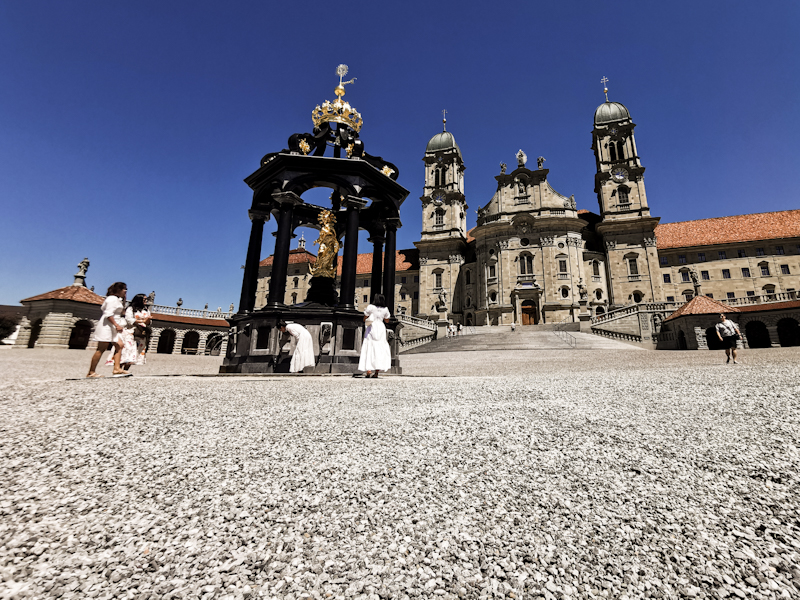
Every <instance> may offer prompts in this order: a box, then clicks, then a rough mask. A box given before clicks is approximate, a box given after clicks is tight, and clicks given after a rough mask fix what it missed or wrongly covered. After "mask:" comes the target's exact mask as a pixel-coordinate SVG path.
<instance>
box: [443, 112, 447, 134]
mask: <svg viewBox="0 0 800 600" xmlns="http://www.w3.org/2000/svg"><path fill="white" fill-rule="evenodd" d="M442 131H447V109H444V110H442Z"/></svg>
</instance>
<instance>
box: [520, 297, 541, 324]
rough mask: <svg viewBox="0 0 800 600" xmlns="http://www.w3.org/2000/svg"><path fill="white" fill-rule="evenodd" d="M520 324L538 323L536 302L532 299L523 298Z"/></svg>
mask: <svg viewBox="0 0 800 600" xmlns="http://www.w3.org/2000/svg"><path fill="white" fill-rule="evenodd" d="M522 324H523V325H538V324H539V311H537V310H536V303H535V302H534V301H533V300H525V301H524V302H523V303H522Z"/></svg>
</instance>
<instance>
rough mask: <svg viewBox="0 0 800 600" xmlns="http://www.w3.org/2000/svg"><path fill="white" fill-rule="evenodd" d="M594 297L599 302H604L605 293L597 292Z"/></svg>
mask: <svg viewBox="0 0 800 600" xmlns="http://www.w3.org/2000/svg"><path fill="white" fill-rule="evenodd" d="M594 297H595V298H597V299H598V300H602V299H603V292H602V291H600V290H595V292H594Z"/></svg>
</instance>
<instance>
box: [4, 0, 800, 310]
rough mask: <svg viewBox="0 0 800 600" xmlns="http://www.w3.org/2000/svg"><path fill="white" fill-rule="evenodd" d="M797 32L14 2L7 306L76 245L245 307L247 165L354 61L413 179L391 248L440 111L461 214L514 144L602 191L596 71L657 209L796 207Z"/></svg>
mask: <svg viewBox="0 0 800 600" xmlns="http://www.w3.org/2000/svg"><path fill="white" fill-rule="evenodd" d="M798 40H800V4H799V3H797V2H793V1H792V2H790V1H780V0H777V1H774V2H767V3H761V4H758V5H755V4H753V3H745V2H736V1H734V2H731V1H724V2H723V1H703V2H696V1H693V2H683V1H673V2H659V3H654V2H583V1H571V2H491V3H487V2H481V3H470V2H403V3H394V4H390V3H382V2H368V3H366V2H365V3H362V2H348V3H331V2H300V1H298V2H291V3H290V2H285V3H280V4H279V3H275V2H263V1H262V2H226V3H222V2H200V1H193V2H189V1H171V2H162V1H159V2H148V1H139V2H129V3H121V2H106V1H103V2H99V1H98V2H91V1H75V2H56V1H54V0H53V1H49V2H43V1H39V0H26V1H25V2H13V1H10V0H6V1H0V82H2V85H1V86H0V209H1V210H2V217H3V218H2V219H0V222H1V223H2V224H3V228H2V235H0V251H2V255H3V260H2V261H0V281H2V282H3V283H2V285H1V286H0V304H16V303H17V302H18V301H19V300H20V299H22V298H25V297H28V296H32V295H35V294H39V293H42V292H45V291H48V290H51V289H55V288H57V287H61V286H64V285H68V284H70V283H71V282H72V275H73V273H75V272H76V271H77V267H76V265H77V264H78V262H79V261H80V260H81V259H83V257H84V256H88V257H89V258H90V260H91V263H92V264H91V267H90V269H89V274H88V279H87V283H88V285H90V286H91V285H95V286H96V289H97V291H99V292H101V293H102V292H104V291H105V288H106V287H107V286H108V285H109V284H110V283H112V282H113V281H115V280H123V281H126V282H127V283H128V285H129V288H130V290H131V293H135V292H139V291H141V292H144V293H148V292H150V291H151V290H155V291H156V294H157V298H156V301H157V302H158V303H160V304H162V303H163V304H174V303H175V301H176V300H177V299H178V297H182V298H183V301H184V306H187V307H195V308H199V307H202V306H203V305H204V304H205V303H206V302H207V303H209V305H210V306H211V307H212V308H216V307H217V306H224V307H227V305H228V304H230V303H231V302H236V303H237V304H238V298H239V291H240V288H241V278H242V271H241V269H240V266H241V265H242V264H243V263H244V258H245V254H246V250H247V241H248V235H249V227H250V224H249V221H248V218H247V209H248V207H249V205H250V201H251V193H250V190H249V188H248V187H247V186H246V185H245V184H244V183H243V181H242V180H243V179H244V178H245V177H246V176H248V175H249V174H250V173H252V172H253V171H255V170H256V169H257V168H258V164H259V159H260V158H261V157H262V156H263V155H264V154H266V153H268V152H273V151H276V150H280V149H282V148H284V147H286V140H287V138H288V137H289V136H290V135H291V134H292V133H295V132H306V131H311V128H312V124H311V118H310V114H311V110H312V109H313V108H314V106H315V105H316V104H318V103H321V102H322V101H324V100H326V99H331V100H332V99H334V96H333V88H334V86H335V85H336V83H337V81H338V80H337V77H336V75H335V70H336V66H337V65H338V64H339V63H346V64H347V65H349V67H350V74H349V75H348V77H357V78H358V79H357V82H356V83H355V84H354V85H352V86H348V90H347V96H346V98H347V100H349V101H350V102H351V103H352V104H353V105H354V106H355V107H356V108H357V109H358V110H359V111H360V112H361V114H362V116H363V118H364V122H365V124H364V127H363V129H362V133H361V139H362V140H363V141H364V143H365V148H366V150H367V152H369V153H371V154H375V155H380V156H383V157H384V158H386V159H388V160H390V161H392V162H394V163H395V164H396V165H398V167H399V169H400V179H399V182H400V183H401V184H402V185H404V186H405V187H406V188H407V189H409V190H410V192H411V193H410V194H409V196H408V199H407V200H406V203H405V204H404V205H403V210H402V219H403V228H402V229H401V231H400V236H399V240H398V247H399V248H402V247H411V246H412V245H413V242H414V241H415V240H417V239H418V236H419V229H420V216H421V211H420V203H419V196H420V194H421V191H422V182H423V169H422V162H421V158H422V155H423V152H424V149H425V144H426V143H427V141H428V139H430V137H431V136H433V135H434V134H436V133H438V132H439V131H441V110H442V109H443V108H446V109H447V111H448V115H447V117H448V123H447V126H448V130H449V131H452V132H453V134H454V135H455V137H456V140H457V141H458V144H459V146H460V147H461V150H462V152H463V155H464V160H465V163H466V166H467V170H466V173H465V176H466V193H467V201H468V204H469V207H470V210H469V223H470V225H474V223H475V209H477V208H478V206H482V205H484V204H485V203H486V202H487V201H488V200H489V198H490V197H491V195H492V193H493V192H494V190H495V188H496V182H495V180H494V176H495V175H497V174H498V173H499V163H500V162H506V163H509V164H513V163H514V154H515V153H516V152H517V150H518V149H520V148H522V149H523V150H525V152H526V153H527V154H528V156H529V157H536V156H539V155H542V156H544V157H545V158H546V159H547V162H546V163H545V166H546V167H547V168H549V169H550V175H549V181H550V182H551V184H552V185H553V187H554V188H555V189H556V190H558V191H559V192H561V193H562V194H565V195H567V196H569V195H571V194H574V195H575V199H576V201H577V203H578V207H579V208H586V209H589V210H593V211H597V199H596V197H595V195H594V194H593V191H592V189H593V182H594V178H593V177H594V158H593V155H592V152H591V150H590V144H591V129H592V116H593V114H594V110H595V108H596V107H597V106H598V105H599V104H601V103H602V102H603V100H604V98H603V93H602V84H601V83H600V78H601V77H603V76H606V77H608V78H609V84H608V86H609V89H610V91H609V98H610V99H611V100H614V101H618V102H622V103H623V104H625V105H626V106H627V107H628V109H629V110H630V112H631V115H632V117H633V120H634V122H635V123H636V124H637V129H636V141H637V146H638V149H639V154H640V156H641V159H642V162H643V164H644V166H645V167H646V168H647V172H646V174H645V183H646V186H647V194H648V199H649V202H650V206H651V210H652V213H653V214H654V215H656V216H660V217H661V219H662V222H673V221H682V220H689V219H699V218H705V217H713V216H724V215H732V214H742V213H748V212H765V211H774V210H786V209H794V208H798V198H800V176H798V172H800V169H799V168H798V166H800V144H798V143H797V140H798V139H800V110H798V106H800V83H798V77H797V74H798V73H800V52H799V50H800V41H798ZM267 229H268V231H274V221H272V222H269V223H268V224H267ZM298 233H299V232H298ZM310 237H315V236H313V232H306V238H307V239H309V238H310ZM264 239H265V242H264V251H263V253H262V254H263V256H266V255H268V254H270V253H271V252H272V244H273V240H274V238H273V237H272V236H271V235H265V236H264ZM310 241H311V239H309V242H310ZM309 246H310V243H309ZM360 249H362V251H365V252H366V251H369V248H368V246H367V244H363V248H360Z"/></svg>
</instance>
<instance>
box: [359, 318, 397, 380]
mask: <svg viewBox="0 0 800 600" xmlns="http://www.w3.org/2000/svg"><path fill="white" fill-rule="evenodd" d="M364 314H365V315H366V317H367V319H371V320H372V324H371V325H369V326H368V327H367V328H366V330H365V331H364V341H363V343H362V344H361V358H360V359H359V361H358V370H359V371H388V370H389V369H391V368H392V350H391V348H389V342H388V341H387V340H386V325H384V324H383V321H384V320H385V319H388V318H389V317H391V316H392V315H391V313H390V312H389V309H388V308H386V307H385V306H380V307H378V306H375V305H374V304H370V305H369V306H368V307H367V308H366V310H365V311H364Z"/></svg>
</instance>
